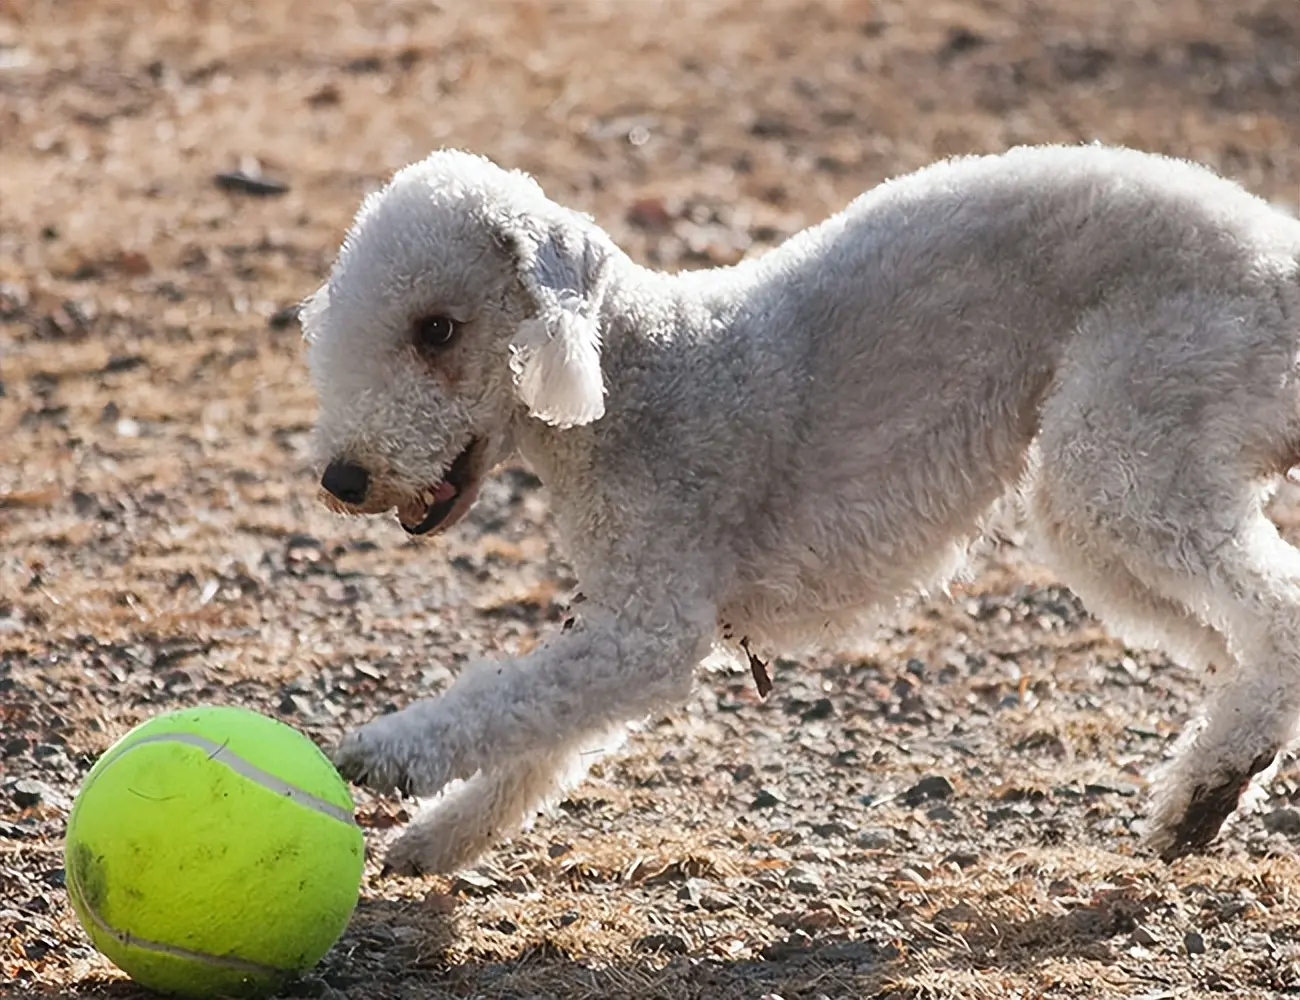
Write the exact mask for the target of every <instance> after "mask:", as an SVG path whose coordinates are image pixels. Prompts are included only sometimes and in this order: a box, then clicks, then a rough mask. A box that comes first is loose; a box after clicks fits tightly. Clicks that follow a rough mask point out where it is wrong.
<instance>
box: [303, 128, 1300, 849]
mask: <svg viewBox="0 0 1300 1000" xmlns="http://www.w3.org/2000/svg"><path fill="white" fill-rule="evenodd" d="M444 319H446V320H447V323H445V324H444V323H443V322H442V320H444ZM304 323H305V326H306V329H307V332H308V337H309V339H310V340H311V347H310V354H311V361H312V366H313V372H314V374H315V376H316V379H317V383H318V385H319V388H320V394H321V403H322V413H321V419H320V425H319V444H320V448H321V452H322V456H323V458H325V459H326V460H328V461H329V462H330V466H329V468H328V469H327V471H326V474H325V477H324V479H323V483H324V485H325V487H326V489H327V490H329V491H331V492H333V493H334V494H335V495H336V498H335V499H333V500H332V501H331V502H332V503H333V505H334V506H335V507H336V508H339V509H344V510H348V511H351V512H364V513H379V512H382V511H385V510H388V509H391V508H392V507H394V506H396V507H397V508H398V511H399V514H400V516H401V517H402V520H403V522H404V523H405V524H407V525H408V528H409V529H410V530H415V531H424V530H430V529H433V528H439V527H444V526H446V525H447V524H450V523H452V522H454V520H455V519H456V518H458V517H459V516H461V515H463V513H464V511H465V510H466V509H467V508H468V506H469V505H470V504H471V503H472V501H473V496H474V493H475V491H476V488H477V483H478V482H479V481H480V480H481V478H482V476H483V475H484V474H485V473H486V471H487V470H488V468H490V466H491V465H492V464H494V463H495V462H497V461H499V460H500V459H502V458H504V457H506V456H507V455H508V454H509V453H510V452H511V451H512V450H515V449H518V450H519V451H521V452H522V453H523V455H524V456H525V457H526V458H527V459H528V460H529V461H530V463H531V464H532V465H533V467H534V468H535V469H536V470H537V472H538V474H539V475H540V476H541V477H542V479H543V481H544V482H545V483H546V484H547V486H548V487H549V489H550V491H551V494H552V507H553V510H554V512H555V515H556V517H557V519H558V523H559V525H560V527H561V529H562V532H563V534H564V536H565V538H566V541H567V543H568V545H569V555H570V557H571V559H572V562H573V564H574V566H575V569H576V570H577V573H578V577H579V580H580V581H581V587H582V590H583V592H584V594H585V595H586V597H587V602H586V603H585V604H584V605H583V606H582V623H581V626H580V627H579V628H577V629H574V630H572V631H569V632H565V633H563V634H561V635H558V636H556V637H555V638H554V639H553V640H552V641H551V642H550V643H549V644H548V645H546V646H543V647H541V648H539V649H538V650H536V651H535V652H533V653H532V654H530V655H529V656H527V657H524V658H522V659H520V660H515V661H507V662H501V663H491V664H480V665H477V666H474V667H472V668H470V669H468V670H466V672H465V673H464V674H463V675H462V676H461V677H460V678H459V679H458V680H457V682H456V683H455V684H454V685H453V686H452V687H451V688H450V689H449V690H448V691H447V692H446V693H445V694H444V695H443V696H442V697H441V698H438V699H433V700H427V701H421V702H417V703H415V704H414V705H412V706H410V707H409V708H407V709H405V710H404V711H402V712H399V713H397V714H395V715H393V716H388V717H385V718H382V719H378V720H376V721H374V722H372V723H370V724H369V725H367V726H366V727H364V728H363V729H361V730H360V731H358V732H357V733H354V734H352V735H351V736H349V737H348V738H347V739H346V740H345V742H344V744H343V745H342V746H341V747H340V748H339V751H338V753H337V756H336V759H337V761H338V763H339V766H340V768H341V769H342V770H343V772H344V773H345V774H346V775H348V776H350V777H352V778H356V779H359V780H363V781H366V782H368V783H370V784H372V785H374V786H376V787H378V788H393V787H400V788H404V789H406V790H409V791H411V792H414V793H416V794H421V795H432V794H434V793H437V792H439V791H440V790H442V789H444V787H445V786H447V785H448V783H449V782H452V781H453V780H455V779H464V780H465V782H466V783H465V784H464V785H463V786H461V787H460V788H459V789H457V790H455V791H453V792H452V793H451V794H449V795H447V796H445V797H444V798H443V799H441V800H440V802H439V803H438V804H437V805H436V806H435V808H434V809H433V810H432V811H431V812H430V813H429V814H428V815H427V816H425V817H423V818H421V819H420V820H419V821H417V824H416V825H415V826H414V827H413V829H412V830H411V831H410V832H409V833H408V834H407V836H406V837H405V838H403V840H401V841H399V843H398V844H397V846H396V847H395V848H394V851H393V853H392V854H391V855H390V861H391V863H392V864H393V865H394V866H395V867H398V868H400V869H404V870H432V869H446V868H447V867H449V866H452V865H455V864H459V863H463V862H464V861H466V860H468V859H469V858H470V857H472V856H473V855H474V854H476V853H478V852H479V851H481V850H482V849H484V848H485V847H487V846H489V845H490V844H491V843H492V841H493V840H494V839H496V838H497V837H499V836H500V835H501V834H502V833H503V832H504V831H506V830H507V829H509V828H510V827H512V826H513V825H515V824H517V823H518V822H519V821H520V820H521V819H523V818H524V817H525V816H526V815H527V814H528V812H529V810H530V809H532V808H533V807H534V806H535V805H537V804H538V803H539V802H540V800H542V799H543V798H545V797H546V796H548V795H551V794H553V793H554V792H555V791H556V790H558V789H559V788H560V787H561V786H562V782H563V780H565V775H566V774H569V775H570V776H571V770H570V764H571V763H572V761H573V760H574V759H575V757H576V755H577V753H578V752H580V751H581V750H582V749H583V748H584V747H585V746H587V745H589V744H590V743H591V742H592V741H593V740H598V739H599V737H600V736H601V735H602V734H604V733H607V732H609V731H610V730H612V729H618V728H619V727H621V726H623V725H624V724H626V723H627V722H629V721H631V720H633V719H635V718H637V717H639V716H641V715H643V714H645V713H647V712H649V711H651V710H653V709H656V708H662V707H665V706H669V705H671V704H673V703H675V702H679V701H681V700H682V699H684V698H685V696H686V694H687V692H688V691H689V687H690V684H691V680H692V675H693V671H694V668H695V666H696V665H697V664H698V662H699V661H700V660H701V659H702V658H703V657H704V655H705V654H706V653H707V652H708V650H709V649H710V647H711V646H713V645H715V644H716V643H718V642H719V641H722V640H721V637H722V636H724V635H725V636H727V637H734V639H737V640H738V639H741V638H744V639H747V640H748V641H749V643H750V644H752V645H753V647H754V648H756V649H757V650H759V651H763V650H766V651H769V652H789V651H792V650H796V649H801V648H806V647H808V646H810V645H824V644H828V643H830V644H833V643H834V642H835V641H836V640H837V639H839V638H841V637H842V636H844V635H845V634H848V633H853V632H857V631H860V630H861V629H862V628H863V627H864V626H866V625H869V624H870V623H872V622H873V621H874V620H875V617H876V616H878V615H879V614H880V612H881V611H882V610H887V609H888V608H889V606H890V605H891V604H892V603H893V602H894V601H895V600H896V599H897V598H898V597H899V596H901V595H902V594H904V593H906V592H908V591H911V590H915V589H917V588H923V587H929V586H933V585H936V584H940V583H942V582H943V581H944V580H945V579H946V578H947V577H949V576H950V575H951V574H952V573H953V572H954V571H955V570H956V569H957V568H958V567H959V566H960V564H961V559H962V556H963V554H964V552H965V549H966V546H967V545H968V543H969V542H970V541H971V540H973V538H974V537H976V536H977V535H978V533H979V530H980V526H981V523H982V520H983V519H984V517H985V516H986V515H987V513H988V512H989V511H990V509H991V508H992V507H993V506H994V505H995V504H996V503H997V502H998V501H999V500H1001V499H1003V498H1005V497H1007V496H1008V495H1011V494H1019V495H1022V496H1023V498H1024V501H1025V509H1026V511H1027V513H1028V516H1029V524H1030V527H1031V529H1032V531H1033V533H1034V535H1035V537H1036V540H1037V541H1038V542H1039V543H1040V546H1041V550H1042V554H1043V557H1044V559H1045V560H1046V561H1048V562H1049V563H1050V564H1051V565H1052V566H1053V568H1054V569H1056V570H1057V571H1058V572H1059V573H1060V574H1061V576H1062V578H1063V579H1064V580H1065V582H1067V583H1068V584H1069V585H1070V586H1071V587H1073V588H1074V589H1075V590H1076V592H1077V593H1078V594H1079V595H1080V597H1081V598H1082V599H1083V600H1084V602H1085V604H1087V605H1088V607H1089V608H1090V609H1091V610H1093V611H1094V612H1096V613H1097V614H1098V615H1099V616H1100V617H1102V619H1103V620H1104V621H1105V622H1106V623H1107V624H1109V625H1110V626H1111V627H1112V628H1114V629H1115V630H1116V631H1117V632H1118V633H1119V634H1120V635H1121V636H1122V637H1124V638H1126V639H1129V640H1130V641H1132V642H1134V643H1135V644H1142V645H1150V644H1157V645H1159V646H1161V647H1163V648H1164V649H1165V650H1167V651H1168V652H1169V653H1170V655H1171V656H1173V657H1174V658H1175V659H1178V660H1180V661H1181V662H1183V663H1185V664H1187V665H1189V666H1198V667H1211V668H1213V667H1219V668H1221V670H1220V672H1219V674H1218V676H1219V677H1221V678H1223V679H1224V682H1225V683H1224V685H1223V687H1222V689H1221V690H1220V691H1219V692H1218V693H1217V694H1216V695H1215V696H1214V698H1213V700H1212V702H1211V706H1210V710H1209V712H1208V715H1207V718H1206V720H1205V722H1204V725H1203V727H1202V728H1199V729H1198V730H1197V731H1196V732H1195V733H1194V739H1190V740H1188V745H1187V746H1186V747H1185V749H1184V750H1183V752H1182V753H1181V755H1180V756H1179V757H1178V759H1177V760H1176V761H1175V763H1174V766H1173V768H1172V769H1171V771H1170V773H1169V774H1167V775H1165V776H1164V777H1163V778H1162V779H1161V780H1160V781H1159V782H1158V783H1157V796H1158V799H1157V804H1156V810H1155V815H1154V817H1153V821H1152V824H1151V838H1152V841H1153V843H1154V844H1155V845H1156V846H1157V847H1158V848H1159V849H1160V850H1162V851H1163V852H1165V854H1166V855H1167V856H1174V855H1176V854H1179V853H1183V852H1185V851H1187V850H1191V849H1196V848H1199V847H1201V846H1203V845H1205V844H1206V843H1208V842H1209V841H1210V840H1211V839H1212V838H1213V837H1214V835H1215V834H1216V833H1217V832H1218V829H1219V827H1220V825H1221V823H1222V822H1223V820H1224V819H1225V818H1226V817H1227V816H1228V815H1230V814H1231V813H1232V812H1233V810H1234V809H1235V808H1236V806H1237V803H1238V799H1239V796H1240V794H1241V792H1242V791H1243V790H1244V789H1245V788H1246V787H1247V785H1248V784H1249V782H1250V779H1251V777H1252V776H1253V775H1255V774H1257V773H1259V772H1260V771H1263V770H1265V769H1266V768H1268V767H1269V766H1270V765H1271V764H1272V763H1273V762H1274V761H1275V759H1276V757H1277V755H1278V754H1279V753H1280V751H1281V750H1282V749H1283V748H1284V747H1285V746H1286V745H1287V744H1288V742H1289V741H1290V740H1291V738H1292V736H1293V734H1294V730H1295V724H1296V722H1297V720H1298V719H1300V554H1297V553H1296V551H1295V550H1294V549H1292V548H1291V547H1290V546H1289V545H1287V544H1286V543H1284V542H1283V541H1282V540H1281V539H1280V538H1279V537H1278V535H1277V533H1276V531H1275V530H1274V528H1273V526H1272V525H1271V524H1270V523H1269V522H1268V521H1267V520H1266V518H1265V517H1264V514H1263V511H1262V503H1263V500H1264V497H1265V494H1266V491H1267V489H1268V488H1269V485H1270V484H1271V483H1272V482H1275V481H1276V479H1277V478H1278V477H1279V476H1280V475H1281V474H1282V473H1284V472H1285V471H1286V470H1287V469H1288V468H1289V467H1290V466H1291V465H1293V464H1294V463H1295V462H1296V461H1297V459H1298V458H1300V386H1298V385H1297V367H1296V365H1297V355H1298V353H1300V222H1297V221H1296V220H1295V219H1294V218H1292V217H1290V216H1288V215H1286V214H1284V213H1282V212H1280V211H1278V210H1276V209H1274V208H1272V207H1271V206H1269V205H1268V204H1267V203H1265V202H1263V201H1262V200H1260V199H1257V198H1255V197H1253V196H1252V195H1249V194H1248V193H1246V192H1245V191H1243V190H1242V189H1241V188H1240V187H1238V186H1237V185H1235V184H1233V183H1231V182H1229V181H1226V180H1223V179H1221V178H1218V177H1216V176H1215V175H1213V174H1212V173H1210V172H1208V171H1206V170H1204V169H1202V168H1200V167H1196V166H1193V165H1190V164H1186V163H1183V162H1180V161H1173V160H1168V159H1163V158H1159V157H1154V156H1149V155H1146V154H1142V153H1138V152H1134V151H1129V150H1116V149H1107V148H1103V147H1097V146H1092V147H1041V148H1024V149H1017V150H1013V151H1011V152H1009V153H1007V154H1004V155H1002V156H998V157H979V158H964V159H958V160H953V161H947V162H944V163H940V164H936V165H935V166H932V167H930V168H927V169H925V170H922V171H919V172H917V173H914V174H911V175H908V176H906V177H903V178H900V179H898V180H895V181H891V182H889V183H887V184H884V185H881V186H880V187H878V188H876V189H874V190H872V191H869V192H868V193H866V194H864V195H863V196H862V197H861V198H859V199H857V200H856V201H855V202H854V203H853V204H852V205H850V206H849V207H848V208H847V209H846V210H845V211H844V212H842V213H840V214H839V215H837V216H834V217H832V218H831V219H829V220H827V221H826V222H824V223H822V224H821V225H819V226H816V227H813V228H811V229H809V230H806V231H804V232H802V233H800V234H798V235H796V236H795V237H793V238H791V239H790V240H788V241H787V242H786V243H785V244H783V245H782V246H781V247H779V248H777V249H775V250H773V251H770V252H769V253H767V254H765V255H763V256H761V257H758V258H756V259H754V260H750V261H747V262H744V263H742V264H740V265H738V266H736V267H733V268H720V269H714V270H705V271H697V272H687V273H683V274H679V275H665V274H659V273H654V272H650V271H647V270H645V269H643V268H640V267H638V266H637V265H635V264H634V263H633V262H632V261H630V260H629V259H628V258H627V257H626V256H625V255H624V254H622V253H621V252H620V251H619V250H618V249H617V248H616V247H614V245H613V244H612V242H611V241H610V240H609V238H608V237H607V236H606V235H605V234H604V233H603V232H602V231H601V230H600V229H598V228H597V227H596V226H595V225H594V224H592V223H591V222H590V221H589V220H587V219H586V218H585V217H582V216H579V215H577V214H575V213H572V212H569V211H568V210H566V209H563V208H561V207H559V206H557V205H555V204H554V203H553V202H550V201H549V200H547V199H546V198H545V197H544V195H543V194H542V192H541V191H540V189H539V188H537V187H536V185H535V184H533V183H532V182H531V181H530V180H528V179H527V178H525V177H523V176H522V175H519V174H513V173H506V172H505V171H502V170H500V169H499V168H497V167H495V166H493V165H491V164H490V163H488V162H487V161H484V160H481V159H479V158H476V157H471V156H469V155H467V154H463V153H455V152H444V153H436V154H434V155H433V156H431V157H430V158H429V159H427V160H425V161H423V162H422V163H419V164H415V165H413V166H411V167H408V168H407V169H406V170H404V171H402V172H400V173H399V174H398V175H397V176H396V177H395V178H394V179H393V181H392V183H391V184H390V185H389V186H388V187H387V188H386V189H385V190H384V191H383V192H381V193H380V194H379V195H377V196H373V197H372V198H371V199H369V200H368V201H367V203H366V205H365V206H363V208H362V210H361V212H360V213H359V214H358V219H357V222H356V224H355V225H354V227H353V230H352V232H351V233H350V234H349V238H348V241H347V243H346V245H345V249H344V252H343V253H342V254H341V256H340V259H339V262H338V263H337V264H336V266H335V269H334V271H333V273H332V275H331V277H330V281H329V283H328V285H326V286H325V287H324V288H323V289H322V290H321V291H320V292H318V293H317V295H316V296H314V297H313V298H312V299H311V300H310V301H309V302H308V304H307V306H306V307H305V309H304ZM448 330H450V331H451V332H450V334H448V335H447V336H445V337H444V336H443V334H445V333H447V331H448ZM430 331H432V332H430ZM358 484H360V488H354V487H358Z"/></svg>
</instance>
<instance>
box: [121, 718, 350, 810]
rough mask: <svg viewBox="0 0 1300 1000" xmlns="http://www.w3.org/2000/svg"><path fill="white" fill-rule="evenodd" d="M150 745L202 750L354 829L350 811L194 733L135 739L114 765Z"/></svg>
mask: <svg viewBox="0 0 1300 1000" xmlns="http://www.w3.org/2000/svg"><path fill="white" fill-rule="evenodd" d="M150 743H184V744H185V745H186V746H191V747H195V748H196V749H199V750H202V751H203V752H204V753H206V754H207V755H208V760H215V761H217V762H218V763H220V764H225V765H226V767H228V768H230V769H231V770H232V771H234V772H235V773H236V774H238V775H239V776H240V777H243V778H247V779H248V780H249V781H252V782H255V783H257V784H259V785H261V786H262V787H263V788H265V789H266V790H267V791H268V792H274V793H275V794H276V795H283V796H284V797H285V798H288V799H291V800H292V801H293V802H295V803H296V804H297V805H300V806H302V807H303V808H305V809H310V810H312V811H313V812H318V813H320V814H321V815H323V816H328V817H330V818H331V819H336V820H338V821H339V822H340V823H346V824H348V825H349V826H356V825H357V821H356V818H355V817H354V816H353V815H352V812H351V810H348V809H343V808H341V807H340V806H336V805H335V804H334V803H333V802H326V801H325V800H324V799H322V798H318V797H317V796H315V795H312V794H311V792H306V791H303V790H302V789H301V788H299V787H298V786H297V785H291V784H289V783H288V782H287V781H284V780H283V779H281V778H277V777H276V776H275V775H274V774H270V773H269V772H267V771H263V770H262V769H261V768H260V767H257V766H256V765H254V764H250V763H249V762H248V761H246V760H244V758H243V757H241V756H239V754H237V753H235V752H234V751H233V750H231V749H230V748H229V747H228V746H227V745H226V744H224V743H218V742H216V741H215V740H210V739H208V738H207V737H206V736H199V735H197V734H195V733H151V734H150V735H148V736H141V737H140V738H139V739H137V740H135V741H133V742H131V743H130V744H128V745H127V746H125V747H123V748H122V750H121V752H120V753H118V754H116V755H115V756H114V757H113V760H114V762H116V761H117V760H118V759H120V758H122V757H125V756H126V755H127V754H128V753H130V752H131V751H132V750H134V749H135V748H136V747H142V746H146V745H148V744H150Z"/></svg>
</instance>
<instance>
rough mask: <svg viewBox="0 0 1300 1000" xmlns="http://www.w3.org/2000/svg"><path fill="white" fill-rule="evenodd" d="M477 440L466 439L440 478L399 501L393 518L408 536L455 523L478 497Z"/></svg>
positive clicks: (426, 532)
mask: <svg viewBox="0 0 1300 1000" xmlns="http://www.w3.org/2000/svg"><path fill="white" fill-rule="evenodd" d="M480 450H481V449H480V447H479V442H478V440H477V439H475V440H473V441H470V443H469V444H468V445H466V446H465V450H464V451H462V452H461V453H460V454H459V455H457V456H456V460H455V461H454V462H452V463H451V468H450V469H448V470H447V475H446V476H444V477H443V479H442V481H441V482H439V483H435V484H434V485H432V486H430V487H429V488H428V489H426V490H425V491H424V493H423V495H421V496H420V497H416V498H413V499H411V500H409V501H406V502H405V503H402V504H399V505H398V508H397V520H398V521H399V522H400V523H401V525H402V528H403V530H405V531H406V533H407V534H409V535H427V534H428V533H429V532H431V531H435V530H437V529H439V528H448V527H450V526H451V525H453V524H455V523H456V522H457V521H459V520H460V519H461V518H462V517H464V516H465V512H466V511H468V510H469V509H470V507H471V506H473V504H474V499H475V497H477V496H478V487H479V477H480V475H481V471H480V469H479V467H478V466H479V452H480Z"/></svg>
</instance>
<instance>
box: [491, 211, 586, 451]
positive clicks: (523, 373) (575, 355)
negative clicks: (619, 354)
mask: <svg viewBox="0 0 1300 1000" xmlns="http://www.w3.org/2000/svg"><path fill="white" fill-rule="evenodd" d="M506 243H507V245H508V247H509V248H510V252H511V253H512V254H513V256H514V258H515V262H516V267H517V269H518V275H519V279H520V281H521V282H522V283H523V286H524V288H525V290H526V291H527V292H528V294H529V296H530V297H531V298H532V300H533V305H534V307H535V312H534V314H533V316H532V317H530V318H529V319H526V320H525V321H524V322H523V323H522V324H520V327H519V330H518V332H517V333H516V335H515V337H514V339H513V340H512V341H511V344H510V355H511V357H510V370H511V372H512V374H513V376H514V386H515V392H516V393H517V394H518V396H519V398H520V399H521V400H522V401H523V402H524V404H525V405H526V406H527V407H528V412H529V413H530V414H531V415H532V416H534V417H536V418H537V419H539V420H543V421H545V422H546V423H548V424H552V425H554V426H556V427H574V426H577V425H580V424H589V423H591V422H592V421H593V420H599V419H600V418H601V417H602V416H604V414H605V382H604V378H603V377H602V375H601V371H600V320H599V314H600V300H601V298H602V296H603V291H604V283H603V281H602V274H603V272H604V269H605V264H606V262H607V261H608V259H609V250H610V245H609V242H608V238H607V237H605V235H604V233H602V232H601V231H600V230H599V229H597V228H596V226H595V225H594V224H592V223H590V222H588V221H587V220H586V219H585V218H583V217H581V216H579V215H577V214H576V213H567V212H566V213H565V217H563V218H559V219H548V220H545V221H544V222H543V221H542V220H539V219H535V218H530V219H527V220H516V223H515V224H514V225H512V226H510V227H509V232H508V233H507V238H506Z"/></svg>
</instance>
